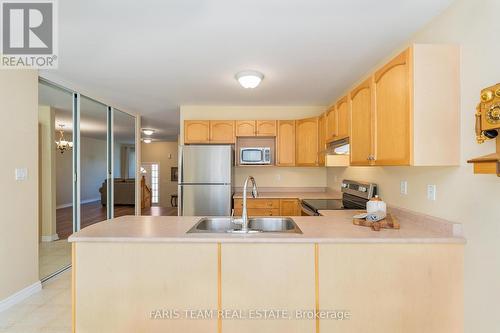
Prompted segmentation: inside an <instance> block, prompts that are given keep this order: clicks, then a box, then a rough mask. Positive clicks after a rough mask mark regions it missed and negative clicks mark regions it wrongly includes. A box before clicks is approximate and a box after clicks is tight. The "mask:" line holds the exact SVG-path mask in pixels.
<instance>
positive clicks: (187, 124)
mask: <svg viewBox="0 0 500 333" xmlns="http://www.w3.org/2000/svg"><path fill="white" fill-rule="evenodd" d="M184 143H188V144H189V143H234V121H233V120H185V121H184Z"/></svg>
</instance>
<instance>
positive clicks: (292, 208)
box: [280, 199, 301, 216]
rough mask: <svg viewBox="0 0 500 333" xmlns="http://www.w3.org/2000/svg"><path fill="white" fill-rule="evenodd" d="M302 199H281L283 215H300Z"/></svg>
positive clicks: (281, 212)
mask: <svg viewBox="0 0 500 333" xmlns="http://www.w3.org/2000/svg"><path fill="white" fill-rule="evenodd" d="M300 212H301V209H300V201H299V200H298V199H280V215H281V216H300Z"/></svg>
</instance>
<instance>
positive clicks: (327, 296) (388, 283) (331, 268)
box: [318, 243, 464, 333]
mask: <svg viewBox="0 0 500 333" xmlns="http://www.w3.org/2000/svg"><path fill="white" fill-rule="evenodd" d="M318 248H319V249H318V275H319V276H318V280H319V297H318V302H319V308H320V309H347V310H348V311H349V312H350V313H351V314H352V317H351V320H319V325H320V330H319V331H321V332H424V331H425V332H434V333H437V332H463V321H462V320H457V319H456V318H457V317H455V316H456V315H458V316H459V317H460V315H459V314H461V313H463V269H464V267H463V247H462V246H461V245H457V244H452V245H445V244H411V243H408V244H319V245H318ZM409 267H411V269H408V268H409ZM369 304H373V306H370V305H369ZM453 314H455V315H453ZM424 322H425V329H422V323H424Z"/></svg>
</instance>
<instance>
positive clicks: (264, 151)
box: [240, 147, 271, 164]
mask: <svg viewBox="0 0 500 333" xmlns="http://www.w3.org/2000/svg"><path fill="white" fill-rule="evenodd" d="M240 164H271V148H270V147H244V148H240Z"/></svg>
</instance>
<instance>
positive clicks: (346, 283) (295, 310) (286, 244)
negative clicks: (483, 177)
mask: <svg viewBox="0 0 500 333" xmlns="http://www.w3.org/2000/svg"><path fill="white" fill-rule="evenodd" d="M322 214H323V215H325V216H318V217H316V216H315V217H293V219H294V220H295V222H296V224H297V226H298V227H299V228H300V230H301V232H302V233H301V234H295V233H256V234H245V235H242V234H231V233H187V231H188V230H190V229H191V228H192V227H193V226H194V225H195V224H196V223H197V222H198V221H199V220H200V217H188V216H185V217H147V216H128V217H120V218H116V219H113V220H109V221H106V222H101V223H98V224H95V225H92V226H90V227H87V228H85V229H82V230H81V231H79V232H77V233H75V234H74V235H72V236H71V237H70V239H69V240H70V242H72V243H73V288H74V289H73V296H74V299H73V302H74V303H73V304H74V306H73V311H74V313H73V314H74V328H75V332H77V333H84V332H118V331H119V332H149V331H160V330H162V331H168V332H181V331H182V332H319V331H320V330H321V331H322V332H332V331H337V332H367V331H370V332H416V331H415V329H417V328H418V330H419V331H420V332H421V331H422V329H423V327H425V329H424V330H425V332H459V331H462V326H461V325H462V323H461V321H457V320H455V319H456V318H457V317H461V316H462V315H463V248H464V243H465V240H464V238H463V237H462V236H461V233H460V225H457V224H453V223H450V222H447V221H442V220H438V219H433V218H426V217H423V216H420V217H415V216H413V215H412V214H411V213H409V212H404V211H397V210H395V211H393V214H396V215H397V216H398V217H399V220H400V223H401V229H400V230H383V231H380V232H374V231H371V230H370V229H369V228H364V227H359V226H355V225H353V224H352V215H353V211H345V210H344V211H326V212H322ZM96 276H98V277H99V279H96ZM223 310H224V311H225V312H222V311H223ZM271 310H272V311H282V312H283V311H284V312H285V313H286V314H287V316H288V317H286V318H280V319H272V318H271V319H269V318H268V319H267V320H266V319H263V318H262V317H259V318H253V317H251V315H250V314H251V313H256V312H255V311H257V312H258V311H271ZM190 311H191V312H190ZM192 311H194V312H192ZM218 311H221V312H218ZM95 313H100V316H95ZM193 313H196V314H199V315H198V316H195V317H196V318H193V317H192V315H193ZM214 313H215V315H209V314H214ZM217 313H221V314H225V315H222V316H217ZM228 313H232V314H233V316H228V315H227V314H228ZM259 313H262V312H259ZM304 313H305V315H304ZM315 313H317V315H315ZM327 313H334V314H337V315H338V314H340V313H342V314H343V315H345V316H344V317H342V319H340V317H339V316H337V317H336V318H332V317H331V316H330V317H329V316H327V315H326V314H327ZM188 314H190V315H189V316H188ZM200 314H203V315H200ZM234 314H238V315H236V316H234ZM282 314H283V313H282ZM299 314H301V315H299ZM307 314H312V316H307ZM417 323H418V325H417Z"/></svg>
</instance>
